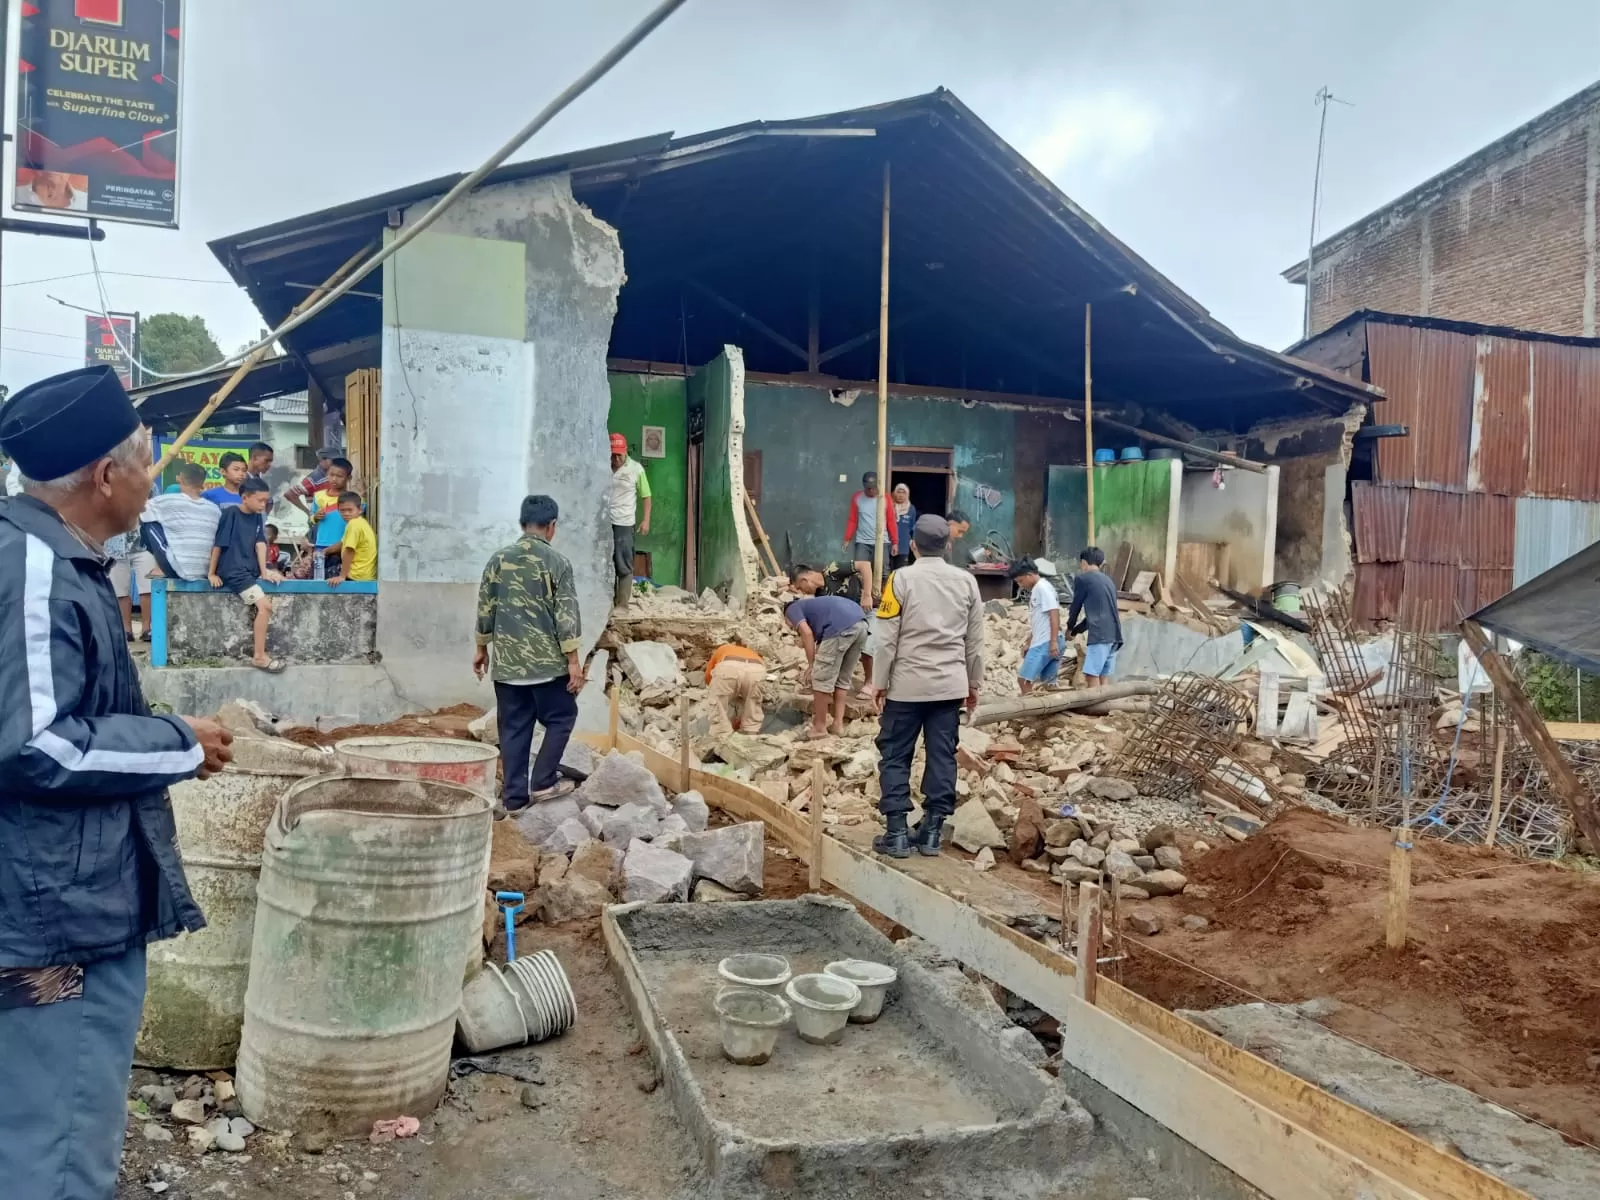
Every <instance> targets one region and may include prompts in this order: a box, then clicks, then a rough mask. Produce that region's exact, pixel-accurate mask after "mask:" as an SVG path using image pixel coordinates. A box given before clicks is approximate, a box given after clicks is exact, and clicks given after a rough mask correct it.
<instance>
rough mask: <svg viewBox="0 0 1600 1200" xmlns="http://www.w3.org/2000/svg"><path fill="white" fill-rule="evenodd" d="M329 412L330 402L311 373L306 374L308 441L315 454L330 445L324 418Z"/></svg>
mask: <svg viewBox="0 0 1600 1200" xmlns="http://www.w3.org/2000/svg"><path fill="white" fill-rule="evenodd" d="M327 412H328V402H327V400H326V399H325V398H324V397H323V395H322V388H321V387H320V386H319V385H318V383H317V381H316V380H315V379H313V378H311V373H310V372H309V371H308V372H307V373H306V439H307V440H308V441H310V443H311V452H312V453H313V454H315V453H316V452H317V451H318V450H321V449H322V448H323V447H324V446H326V445H327V444H328V442H327V436H328V435H327V433H326V432H325V427H324V425H323V418H324V417H325V416H326V415H327Z"/></svg>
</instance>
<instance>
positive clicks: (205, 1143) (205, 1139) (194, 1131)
mask: <svg viewBox="0 0 1600 1200" xmlns="http://www.w3.org/2000/svg"><path fill="white" fill-rule="evenodd" d="M179 1103H180V1104H181V1103H183V1101H181V1100H180V1101H179ZM188 1138H189V1148H190V1149H191V1150H193V1151H194V1152H195V1153H196V1154H204V1153H205V1152H206V1151H207V1150H209V1149H211V1147H212V1146H214V1145H215V1144H216V1141H217V1135H216V1134H214V1133H212V1132H211V1130H209V1129H207V1128H206V1127H205V1126H203V1125H192V1126H190V1128H189V1132H188Z"/></svg>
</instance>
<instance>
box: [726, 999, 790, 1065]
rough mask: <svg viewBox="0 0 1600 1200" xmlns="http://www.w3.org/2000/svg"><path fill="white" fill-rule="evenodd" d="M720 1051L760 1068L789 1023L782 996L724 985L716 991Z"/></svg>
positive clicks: (737, 1061)
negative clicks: (720, 989) (720, 1040)
mask: <svg viewBox="0 0 1600 1200" xmlns="http://www.w3.org/2000/svg"><path fill="white" fill-rule="evenodd" d="M716 1009H717V1017H718V1018H719V1024H720V1027H721V1032H722V1053H723V1054H724V1055H725V1056H726V1057H727V1059H728V1061H729V1062H732V1063H737V1064H738V1065H739V1066H741V1067H759V1066H760V1065H761V1064H762V1063H764V1062H766V1061H767V1060H768V1059H769V1058H771V1057H772V1052H773V1050H774V1049H776V1047H777V1045H778V1034H779V1032H780V1031H781V1030H782V1029H783V1027H784V1026H785V1025H786V1024H788V1022H789V1006H788V1005H787V1004H785V1003H784V1002H783V997H781V996H775V995H773V994H772V993H771V992H763V991H760V990H759V989H757V988H725V989H723V990H722V991H721V992H719V993H718V994H717V1003H716Z"/></svg>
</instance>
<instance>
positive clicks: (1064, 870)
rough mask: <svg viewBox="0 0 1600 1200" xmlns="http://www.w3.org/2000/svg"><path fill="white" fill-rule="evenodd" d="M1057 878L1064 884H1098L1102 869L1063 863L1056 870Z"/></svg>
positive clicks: (1080, 864)
mask: <svg viewBox="0 0 1600 1200" xmlns="http://www.w3.org/2000/svg"><path fill="white" fill-rule="evenodd" d="M1056 878H1058V879H1060V880H1061V881H1062V882H1064V883H1097V882H1099V880H1100V868H1099V867H1086V866H1084V865H1083V864H1082V863H1072V862H1067V863H1062V864H1061V866H1060V867H1059V868H1057V870H1056Z"/></svg>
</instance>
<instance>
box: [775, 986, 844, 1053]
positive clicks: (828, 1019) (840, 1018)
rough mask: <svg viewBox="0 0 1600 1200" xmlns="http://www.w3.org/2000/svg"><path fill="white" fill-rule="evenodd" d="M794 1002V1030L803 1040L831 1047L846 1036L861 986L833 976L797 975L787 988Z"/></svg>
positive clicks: (786, 990)
mask: <svg viewBox="0 0 1600 1200" xmlns="http://www.w3.org/2000/svg"><path fill="white" fill-rule="evenodd" d="M784 994H785V995H786V996H788V997H789V1002H790V1003H791V1004H792V1005H794V1031H795V1032H796V1033H798V1034H799V1035H800V1038H801V1040H802V1041H807V1042H811V1043H812V1044H813V1045H817V1046H832V1045H834V1044H835V1043H836V1042H838V1041H839V1039H840V1038H842V1037H844V1027H845V1025H846V1024H847V1023H849V1020H850V1013H851V1012H852V1011H853V1010H854V1009H855V1006H856V1005H858V1004H860V1003H861V989H860V988H858V987H857V986H856V985H855V984H853V983H851V982H850V981H849V980H848V979H840V978H838V977H837V976H834V975H796V976H795V977H794V978H793V979H791V980H790V981H789V986H788V987H786V988H785V989H784Z"/></svg>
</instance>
